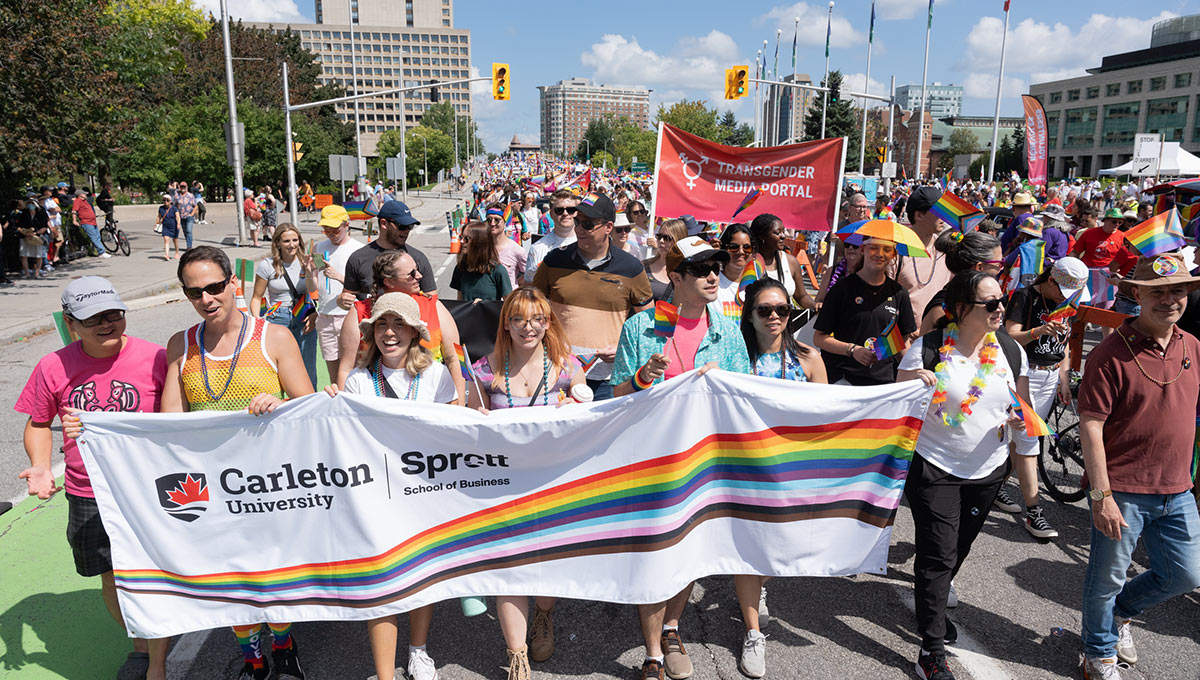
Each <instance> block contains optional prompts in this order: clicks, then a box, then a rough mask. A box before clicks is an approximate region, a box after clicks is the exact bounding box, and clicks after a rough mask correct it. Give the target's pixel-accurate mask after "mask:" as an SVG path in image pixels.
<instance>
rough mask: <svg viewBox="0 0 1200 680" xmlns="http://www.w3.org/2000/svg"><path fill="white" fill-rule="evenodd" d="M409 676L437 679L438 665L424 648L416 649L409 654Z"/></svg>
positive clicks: (421, 679) (419, 678)
mask: <svg viewBox="0 0 1200 680" xmlns="http://www.w3.org/2000/svg"><path fill="white" fill-rule="evenodd" d="M408 677H409V678H411V680H437V677H438V672H437V666H435V665H434V663H433V659H431V658H429V655H428V654H426V653H425V650H423V649H414V650H412V651H411V652H409V654H408Z"/></svg>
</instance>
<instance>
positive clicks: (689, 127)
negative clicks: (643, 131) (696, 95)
mask: <svg viewBox="0 0 1200 680" xmlns="http://www.w3.org/2000/svg"><path fill="white" fill-rule="evenodd" d="M659 123H666V124H668V125H673V126H675V127H677V128H679V129H680V130H683V131H684V132H689V133H691V134H693V135H696V136H697V137H703V138H704V139H707V140H709V141H713V142H720V141H721V130H720V128H719V127H718V126H717V110H716V109H711V108H709V107H708V104H706V103H705V102H704V100H700V99H698V100H696V101H689V100H687V99H683V100H680V101H678V102H676V103H674V104H672V105H671V108H669V109H668V108H666V107H665V106H664V105H662V104H659V105H658V113H657V114H655V116H654V126H655V128H657V127H658V124H659Z"/></svg>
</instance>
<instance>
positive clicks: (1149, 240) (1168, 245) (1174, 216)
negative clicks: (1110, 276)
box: [1125, 208, 1185, 257]
mask: <svg viewBox="0 0 1200 680" xmlns="http://www.w3.org/2000/svg"><path fill="white" fill-rule="evenodd" d="M1125 240H1126V241H1128V242H1129V245H1131V246H1133V247H1134V248H1137V251H1138V252H1139V253H1141V254H1142V256H1143V257H1151V256H1153V255H1158V254H1159V253H1166V252H1170V251H1172V250H1178V249H1180V248H1182V247H1183V246H1184V243H1185V240H1184V238H1183V225H1182V224H1181V223H1180V221H1179V211H1178V210H1176V209H1175V208H1171V209H1169V210H1167V212H1164V213H1159V214H1157V215H1155V216H1154V217H1151V218H1150V219H1148V220H1146V221H1145V222H1142V223H1141V224H1139V225H1137V226H1135V227H1131V228H1129V229H1127V230H1125Z"/></svg>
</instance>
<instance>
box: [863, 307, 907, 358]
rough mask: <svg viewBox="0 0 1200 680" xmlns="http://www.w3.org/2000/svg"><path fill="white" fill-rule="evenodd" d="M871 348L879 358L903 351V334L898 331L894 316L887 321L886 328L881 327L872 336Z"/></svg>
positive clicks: (898, 327) (892, 355)
mask: <svg viewBox="0 0 1200 680" xmlns="http://www.w3.org/2000/svg"><path fill="white" fill-rule="evenodd" d="M872 339H873V340H874V342H872V343H871V350H872V351H873V352H875V356H876V357H877V358H879V359H886V358H888V357H894V356H896V355H897V354H899V353H901V352H903V351H904V346H905V344H906V343H905V340H904V334H903V333H901V332H900V326H898V325H897V324H896V317H892V320H891V321H889V322H888V325H887V328H884V329H883V333H880V334H879V336H878V337H876V338H872Z"/></svg>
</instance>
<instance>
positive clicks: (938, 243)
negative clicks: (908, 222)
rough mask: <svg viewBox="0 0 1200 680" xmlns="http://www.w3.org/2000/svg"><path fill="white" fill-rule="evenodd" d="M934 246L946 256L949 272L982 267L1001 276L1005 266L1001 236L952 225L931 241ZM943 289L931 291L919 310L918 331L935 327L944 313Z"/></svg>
mask: <svg viewBox="0 0 1200 680" xmlns="http://www.w3.org/2000/svg"><path fill="white" fill-rule="evenodd" d="M933 247H934V248H936V249H937V250H938V252H940V253H943V254H945V256H946V269H949V270H950V273H951V274H957V273H959V272H961V271H966V270H968V269H975V270H977V271H981V272H983V273H984V274H987V275H988V276H991V277H993V278H995V277H997V276H1000V272H1002V271H1003V270H1004V255H1003V251H1002V250H1001V248H1000V239H998V238H996V237H995V236H992V235H991V234H987V233H984V232H982V231H971V232H967V233H966V234H963V233H961V232H958V231H955V230H953V229H947V230H946V231H943V232H942V233H941V234H938V237H937V239H936V240H934V242H933ZM944 294H945V289H944V288H943V289H942V290H940V291H938V292H936V293H934V294H933V297H932V298H930V300H929V304H927V305H925V310H924V311H923V312H922V314H921V334H922V335H923V334H925V333H928V332H929V331H931V330H933V329H934V326H935V325H936V324H937V322H938V320H939V319H941V318H942V317H943V316H945V313H944V312H943V311H942V300H943V298H944V297H945V295H944Z"/></svg>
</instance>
